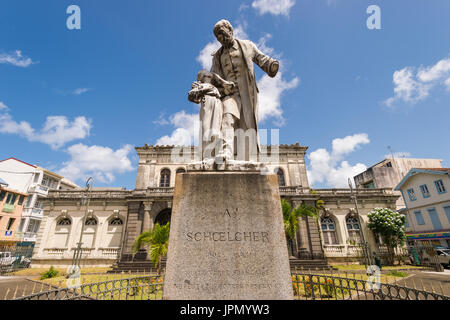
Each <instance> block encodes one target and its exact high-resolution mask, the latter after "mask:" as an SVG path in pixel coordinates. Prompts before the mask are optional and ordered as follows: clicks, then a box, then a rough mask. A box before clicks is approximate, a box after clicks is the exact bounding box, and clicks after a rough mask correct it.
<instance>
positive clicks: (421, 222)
mask: <svg viewBox="0 0 450 320" xmlns="http://www.w3.org/2000/svg"><path fill="white" fill-rule="evenodd" d="M414 215H415V216H416V221H417V224H418V225H419V226H423V225H424V224H425V221H424V220H423V216H422V213H421V212H420V211H416V212H414Z"/></svg>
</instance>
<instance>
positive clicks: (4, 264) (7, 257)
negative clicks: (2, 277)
mask: <svg viewBox="0 0 450 320" xmlns="http://www.w3.org/2000/svg"><path fill="white" fill-rule="evenodd" d="M16 259H17V257H15V256H13V255H12V254H11V252H9V251H4V252H0V269H1V270H11V269H12V268H13V266H14V262H15V261H16Z"/></svg>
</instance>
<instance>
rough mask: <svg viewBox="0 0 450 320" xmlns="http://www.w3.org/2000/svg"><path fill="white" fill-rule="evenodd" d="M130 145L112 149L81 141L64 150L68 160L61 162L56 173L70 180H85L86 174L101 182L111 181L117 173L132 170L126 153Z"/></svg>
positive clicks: (130, 147)
mask: <svg viewBox="0 0 450 320" xmlns="http://www.w3.org/2000/svg"><path fill="white" fill-rule="evenodd" d="M132 150H133V147H132V146H131V145H128V144H127V145H125V146H124V147H122V148H120V149H117V150H113V149H111V148H108V147H103V146H96V145H93V146H87V145H84V144H82V143H79V144H75V145H73V146H70V147H69V148H68V149H67V150H66V152H67V153H68V154H69V155H70V160H69V161H67V162H64V163H63V166H64V167H63V168H62V169H61V170H59V171H58V173H59V174H60V175H62V176H64V177H66V178H68V179H70V180H74V181H76V180H80V181H81V180H85V179H86V178H87V177H88V176H92V177H94V179H95V180H97V181H99V182H102V183H111V182H113V181H114V180H115V178H116V175H117V174H121V173H125V172H128V171H132V170H134V168H133V166H132V164H131V160H130V159H129V158H128V154H129V153H130V152H131V151H132Z"/></svg>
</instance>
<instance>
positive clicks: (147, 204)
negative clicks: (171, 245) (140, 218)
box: [142, 201, 153, 232]
mask: <svg viewBox="0 0 450 320" xmlns="http://www.w3.org/2000/svg"><path fill="white" fill-rule="evenodd" d="M152 206H153V201H144V223H143V224H142V232H143V231H148V230H151V229H153V221H152V219H151V218H150V211H151V210H152Z"/></svg>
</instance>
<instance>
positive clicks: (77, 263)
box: [72, 177, 94, 270]
mask: <svg viewBox="0 0 450 320" xmlns="http://www.w3.org/2000/svg"><path fill="white" fill-rule="evenodd" d="M93 183H94V178H92V177H89V178H88V179H87V180H86V190H85V195H84V197H83V200H84V201H85V204H86V210H85V211H84V216H83V221H82V223H81V232H80V240H79V241H78V243H77V247H76V248H75V250H74V252H73V258H72V267H74V266H77V267H78V270H79V269H80V260H81V254H82V252H83V249H82V248H81V246H82V244H83V243H82V242H81V241H82V239H83V231H84V224H85V223H86V217H87V214H88V210H89V202H90V200H91V199H90V198H91V197H90V196H91V189H92V184H93Z"/></svg>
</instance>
